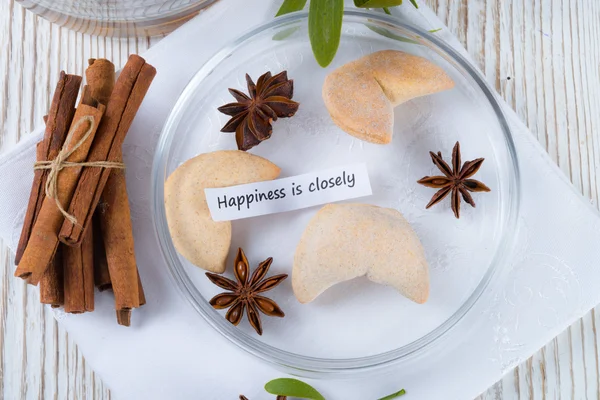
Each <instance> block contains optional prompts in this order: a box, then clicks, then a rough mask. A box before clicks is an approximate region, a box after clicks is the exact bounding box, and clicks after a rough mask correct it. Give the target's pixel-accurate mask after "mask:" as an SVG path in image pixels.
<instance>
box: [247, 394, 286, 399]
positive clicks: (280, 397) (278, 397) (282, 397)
mask: <svg viewBox="0 0 600 400" xmlns="http://www.w3.org/2000/svg"><path fill="white" fill-rule="evenodd" d="M240 400H248V398H247V397H246V396H244V395H243V394H240ZM275 400H287V396H277V398H276V399H275Z"/></svg>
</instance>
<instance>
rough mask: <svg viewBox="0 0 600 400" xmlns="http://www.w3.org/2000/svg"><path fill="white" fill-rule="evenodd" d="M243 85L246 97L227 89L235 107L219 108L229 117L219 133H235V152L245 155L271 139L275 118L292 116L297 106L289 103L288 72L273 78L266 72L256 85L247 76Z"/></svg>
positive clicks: (292, 87) (289, 86)
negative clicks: (245, 152)
mask: <svg viewBox="0 0 600 400" xmlns="http://www.w3.org/2000/svg"><path fill="white" fill-rule="evenodd" d="M246 82H247V84H248V93H249V95H246V94H245V93H242V92H240V91H239V90H236V89H229V93H231V95H232V96H233V97H235V99H236V100H237V103H229V104H225V105H224V106H221V107H219V111H220V112H222V113H223V114H227V115H230V116H231V119H230V120H229V121H228V122H227V123H226V124H225V126H224V127H223V128H222V129H221V132H235V140H236V142H237V146H238V149H240V150H244V151H246V150H249V149H251V148H252V147H254V146H256V145H257V144H259V143H260V142H262V141H263V140H266V139H268V138H270V137H271V133H272V132H273V127H272V126H271V123H272V122H273V121H275V120H277V118H287V117H291V116H293V115H294V114H295V113H296V111H298V106H299V105H300V104H299V103H297V102H295V101H293V100H292V97H293V96H294V81H293V80H291V79H288V78H287V71H283V72H280V73H279V74H277V75H275V76H271V72H267V73H265V74H263V75H262V76H261V77H260V78H258V81H257V82H256V84H254V82H253V81H252V78H250V75H248V74H246Z"/></svg>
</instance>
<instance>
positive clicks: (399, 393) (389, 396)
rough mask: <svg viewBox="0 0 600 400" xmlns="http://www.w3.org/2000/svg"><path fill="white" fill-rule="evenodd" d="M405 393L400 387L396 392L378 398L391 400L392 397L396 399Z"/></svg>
mask: <svg viewBox="0 0 600 400" xmlns="http://www.w3.org/2000/svg"><path fill="white" fill-rule="evenodd" d="M405 394H406V390H404V389H402V390H399V391H397V392H396V393H392V394H388V395H387V396H385V397H382V398H380V399H378V400H392V399H396V398H398V397H400V396H404V395H405Z"/></svg>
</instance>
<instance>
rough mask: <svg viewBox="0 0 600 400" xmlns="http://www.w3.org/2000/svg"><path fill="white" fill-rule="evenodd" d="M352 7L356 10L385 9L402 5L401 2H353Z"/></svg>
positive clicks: (400, 0) (358, 0)
mask: <svg viewBox="0 0 600 400" xmlns="http://www.w3.org/2000/svg"><path fill="white" fill-rule="evenodd" d="M411 1H412V0H411ZM354 5H355V6H356V7H358V8H387V7H396V6H400V5H402V0H354Z"/></svg>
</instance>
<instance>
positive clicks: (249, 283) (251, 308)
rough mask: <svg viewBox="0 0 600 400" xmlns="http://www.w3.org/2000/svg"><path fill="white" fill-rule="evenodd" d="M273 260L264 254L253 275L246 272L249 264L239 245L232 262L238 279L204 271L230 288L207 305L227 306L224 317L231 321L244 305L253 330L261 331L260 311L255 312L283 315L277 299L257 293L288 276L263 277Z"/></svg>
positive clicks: (236, 319) (239, 317) (236, 320)
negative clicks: (275, 300)
mask: <svg viewBox="0 0 600 400" xmlns="http://www.w3.org/2000/svg"><path fill="white" fill-rule="evenodd" d="M272 262H273V258H272V257H269V258H267V259H266V260H265V261H263V262H261V263H260V264H259V265H258V268H256V270H255V271H254V273H253V274H252V276H249V269H250V268H249V266H248V259H247V258H246V255H245V254H244V250H242V249H241V248H240V249H238V253H237V255H236V257H235V263H234V266H233V271H234V275H235V279H236V280H237V283H236V282H234V281H232V280H231V279H227V278H225V277H224V276H221V275H218V274H213V273H210V272H207V273H206V276H207V277H208V279H210V280H211V282H212V283H214V284H215V285H217V286H219V287H220V288H223V289H225V290H228V291H229V292H226V293H221V294H218V295H216V296H215V297H213V298H212V299H210V305H211V306H213V307H214V308H216V309H217V310H221V309H224V308H229V310H228V311H227V314H225V318H227V320H228V321H229V322H231V323H232V324H233V325H238V324H239V323H240V321H241V320H242V317H243V316H244V309H245V310H246V314H247V316H248V321H249V322H250V325H252V327H253V328H254V330H255V331H256V333H258V334H259V335H262V332H263V331H262V324H261V322H260V314H259V313H258V311H259V310H260V311H262V312H263V313H264V314H265V315H268V316H270V317H284V316H285V314H284V313H283V311H282V310H281V308H279V306H278V305H277V303H275V302H274V301H273V300H271V299H268V298H266V297H263V296H260V295H259V293H263V292H266V291H267V290H271V289H273V288H274V287H275V286H277V285H279V284H280V283H281V282H283V281H284V280H285V279H286V278H287V274H281V275H275V276H272V277H270V278H265V276H266V275H267V272H269V268H270V267H271V263H272ZM263 278H264V279H263Z"/></svg>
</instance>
